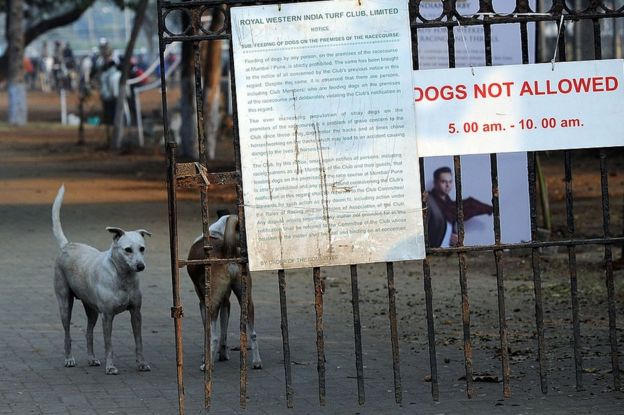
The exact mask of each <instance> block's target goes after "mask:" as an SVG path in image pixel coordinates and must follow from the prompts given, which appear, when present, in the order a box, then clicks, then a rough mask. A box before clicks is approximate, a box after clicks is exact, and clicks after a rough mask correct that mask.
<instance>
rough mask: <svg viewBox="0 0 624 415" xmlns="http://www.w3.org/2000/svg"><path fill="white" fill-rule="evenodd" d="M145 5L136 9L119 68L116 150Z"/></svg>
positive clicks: (140, 5)
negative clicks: (131, 65) (132, 59)
mask: <svg viewBox="0 0 624 415" xmlns="http://www.w3.org/2000/svg"><path fill="white" fill-rule="evenodd" d="M147 3H148V0H141V2H140V3H139V6H138V7H137V10H136V14H135V16H134V24H133V25H132V32H131V33H130V39H129V40H128V44H127V45H126V52H125V53H124V58H123V64H122V68H121V79H119V95H118V96H117V104H116V105H115V120H114V123H113V140H112V145H113V146H114V148H115V149H117V150H119V149H120V148H121V145H122V142H123V133H124V119H123V116H124V107H125V105H124V104H125V102H126V81H127V80H128V74H129V73H130V58H132V52H133V51H134V44H135V43H136V39H137V37H138V36H139V30H140V29H141V23H142V22H143V16H145V9H146V8H147ZM139 116H140V115H139Z"/></svg>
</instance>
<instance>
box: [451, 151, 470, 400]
mask: <svg viewBox="0 0 624 415" xmlns="http://www.w3.org/2000/svg"><path fill="white" fill-rule="evenodd" d="M453 163H454V165H455V201H456V205H457V244H458V245H459V246H462V245H464V236H465V232H464V203H463V201H462V179H461V159H460V157H459V156H453ZM457 255H458V259H459V285H460V289H461V298H462V327H463V332H464V366H465V369H466V396H468V398H472V397H474V384H473V371H472V340H471V339H470V301H469V299H468V281H467V278H466V268H467V267H466V254H465V253H464V252H460V253H459V254H457Z"/></svg>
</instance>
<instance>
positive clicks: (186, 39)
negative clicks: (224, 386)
mask: <svg viewBox="0 0 624 415" xmlns="http://www.w3.org/2000/svg"><path fill="white" fill-rule="evenodd" d="M354 1H355V0H354ZM360 1H366V0H360ZM431 1H432V0H428V1H427V0H423V1H420V0H411V1H410V3H409V10H410V21H411V30H412V41H413V50H412V56H413V67H414V69H416V70H417V69H419V61H418V47H419V45H418V37H417V35H416V34H417V31H418V30H420V29H426V28H442V29H444V30H445V31H446V36H447V41H448V66H449V67H450V68H453V67H455V55H456V54H455V50H456V48H458V46H457V44H458V42H461V40H460V39H456V38H455V34H454V31H453V28H454V27H456V26H481V27H482V28H483V32H484V50H485V62H486V65H488V66H489V65H492V27H493V26H494V25H501V24H515V27H517V28H518V29H519V34H520V43H519V44H518V45H517V47H518V48H520V49H521V52H522V63H524V64H528V63H529V61H530V58H529V36H528V30H527V25H528V24H529V23H536V24H540V23H541V24H549V25H556V26H557V33H558V36H557V38H556V43H557V44H556V51H555V54H556V57H557V58H558V60H559V61H565V60H566V59H567V58H568V55H569V54H570V53H571V51H572V52H578V51H579V49H578V48H577V49H576V50H574V49H569V48H566V45H568V44H569V43H570V42H567V39H566V37H568V36H569V34H568V33H567V32H566V30H565V27H566V25H568V24H570V23H572V22H578V21H586V22H588V24H589V25H591V26H590V27H591V28H592V30H590V32H589V37H588V38H587V40H589V42H588V41H586V40H585V39H584V38H583V39H580V42H581V43H582V44H583V45H584V46H585V49H587V47H586V46H588V45H589V49H590V50H593V56H589V57H584V58H585V59H596V60H599V59H603V52H602V51H603V46H604V45H603V42H602V29H601V28H602V26H601V20H603V19H613V20H612V21H615V22H620V20H618V19H621V18H623V17H624V6H622V5H621V4H620V3H619V2H617V1H600V0H587V1H564V0H553V1H552V2H550V1H544V2H542V3H547V5H546V6H544V5H543V4H542V7H541V9H540V11H539V12H538V11H537V10H533V9H531V8H530V6H529V0H516V3H515V8H514V10H513V12H510V13H499V12H497V10H496V9H495V7H494V5H493V4H494V3H496V2H495V1H493V0H480V2H479V5H480V6H479V10H478V12H477V13H475V14H471V15H469V16H464V15H461V14H460V12H459V11H458V8H457V4H458V1H457V0H444V1H442V2H441V4H442V7H443V12H442V14H441V15H439V16H437V17H435V18H433V19H426V18H425V17H424V16H423V13H422V10H421V3H425V2H431ZM290 2H294V1H289V0H284V1H282V2H281V3H290ZM277 3H279V2H276V1H252V0H249V1H247V0H238V1H236V0H220V1H219V0H197V1H165V0H159V1H158V17H159V41H160V62H161V63H160V65H161V71H160V73H161V83H162V91H161V93H162V104H163V118H164V120H165V121H164V130H165V137H170V131H169V124H168V122H167V113H168V103H167V95H166V87H167V84H166V79H165V76H164V74H165V48H166V47H167V46H168V45H169V44H172V43H175V42H181V43H185V44H190V45H192V48H193V51H194V58H195V61H194V68H195V72H194V75H195V103H196V108H197V110H196V116H197V125H198V136H199V137H202V139H200V140H199V150H200V152H199V154H200V159H199V163H178V162H177V160H176V148H177V146H176V143H175V142H173V141H168V142H167V144H166V153H167V184H168V200H169V202H168V203H169V205H168V207H169V226H170V249H171V274H172V286H173V307H172V308H171V315H172V317H173V318H174V321H175V339H176V357H177V384H178V397H179V411H180V413H184V407H185V406H184V399H185V395H184V384H183V361H182V346H183V345H182V317H183V310H182V306H181V303H180V291H179V290H180V269H181V268H183V267H185V266H187V265H189V264H191V263H192V264H202V265H204V266H205V275H206V283H205V284H206V292H207V293H209V290H210V275H211V265H212V264H215V263H219V262H223V261H228V262H229V261H231V260H218V259H211V258H210V250H211V246H210V240H209V238H208V225H209V222H208V206H207V187H208V185H210V186H214V185H234V186H235V187H236V192H237V195H238V202H239V203H238V212H237V213H238V216H239V221H240V224H241V225H242V226H241V245H242V246H241V257H240V258H238V259H237V261H238V262H239V263H241V264H242V265H243V269H244V271H243V274H244V276H245V277H244V278H243V286H244V289H243V297H244V298H246V295H248V293H247V276H248V271H247V270H246V263H247V260H246V258H247V251H246V246H245V240H246V239H245V226H244V220H245V216H244V204H243V201H242V180H241V160H240V151H239V135H238V129H237V126H238V121H237V118H236V117H237V115H236V94H235V92H236V85H235V82H234V79H233V78H232V80H231V85H232V91H231V92H232V97H233V106H234V113H233V117H234V125H233V129H234V150H235V154H236V160H235V166H236V170H235V171H232V172H226V173H214V172H210V171H209V169H208V167H209V163H208V150H207V145H206V142H205V139H203V137H204V131H203V127H202V126H203V118H204V114H203V111H202V108H203V105H202V100H203V97H204V94H203V90H202V79H201V67H200V54H199V44H200V42H205V41H210V40H226V41H228V42H231V31H230V28H231V25H230V14H229V8H230V7H231V6H240V5H252V4H277ZM498 3H499V4H500V3H501V2H498ZM509 3H511V2H509ZM538 4H540V2H538ZM216 8H217V9H219V10H221V12H222V13H223V17H224V24H223V25H222V26H221V27H218V28H216V29H215V28H211V29H207V28H206V26H205V24H203V23H202V17H203V16H207V15H211V14H212V13H213V11H214V9H216ZM172 12H176V13H184V14H185V15H186V16H187V17H188V19H187V22H188V26H186V27H183V28H182V29H181V30H178V31H177V32H175V31H174V30H172V29H171V28H168V27H167V23H168V20H167V17H168V16H169V15H170V14H171V13H172ZM543 22H546V23H543ZM613 30H614V35H613V36H614V38H615V29H613ZM538 36H539V34H538ZM550 40H551V43H553V42H552V40H554V39H550ZM592 40H593V45H591V41H592ZM547 41H548V39H544V38H543V37H542V38H541V39H540V38H538V45H539V44H542V45H545V44H546V43H547ZM577 43H578V41H577ZM620 48H621V46H620ZM551 49H552V48H551ZM557 51H558V52H557ZM620 53H621V52H620ZM575 54H577V56H575V58H576V59H578V58H579V57H582V56H580V55H581V54H580V53H575ZM554 59H555V58H553V62H554ZM233 69H234V68H233V58H232V48H231V47H230V74H232V73H233ZM572 154H573V153H572V152H571V151H565V161H564V169H565V200H566V213H567V215H566V223H567V235H566V239H564V240H557V241H538V235H537V230H538V229H537V228H538V225H537V221H538V214H537V210H538V209H537V206H536V205H537V195H538V189H537V178H536V175H537V168H536V157H537V155H536V154H535V153H528V154H527V162H528V180H529V183H528V186H529V200H530V218H531V235H532V242H529V243H517V244H506V243H502V242H501V223H500V206H499V187H498V186H499V185H498V169H497V156H496V154H491V155H490V161H491V185H492V201H493V209H494V216H493V218H494V221H493V223H494V235H495V243H494V244H493V245H489V246H463V241H464V208H463V203H462V173H461V169H462V166H461V160H460V157H459V156H455V157H454V168H455V183H456V200H457V201H458V202H457V213H458V215H457V217H458V236H459V246H457V247H453V248H428V249H427V255H428V258H426V259H424V260H423V261H422V268H423V275H424V292H425V304H426V316H427V329H428V344H429V359H430V369H431V395H432V397H433V399H434V400H438V398H439V390H438V389H439V384H438V369H437V364H438V363H437V355H436V343H435V335H436V332H435V328H434V316H433V306H432V299H433V292H432V284H431V267H430V259H429V256H432V255H439V254H445V255H448V254H449V253H452V254H454V255H457V258H458V264H459V265H458V268H459V282H460V287H461V309H462V323H463V353H464V363H465V372H466V376H465V379H466V393H467V395H468V397H473V396H474V386H473V356H472V341H471V324H470V299H469V296H468V290H467V278H466V275H467V266H466V260H467V257H468V256H469V255H470V254H471V253H475V252H477V251H481V252H483V251H485V252H491V253H492V255H493V257H494V260H495V264H496V285H497V293H498V320H499V336H500V339H499V340H500V350H501V354H500V364H501V366H502V373H503V396H504V397H510V396H511V388H510V357H509V354H508V347H507V345H508V334H507V323H506V308H505V289H504V283H505V278H504V269H503V264H502V257H503V254H504V252H506V251H508V250H519V249H524V250H529V251H530V252H531V262H532V277H533V283H534V298H535V329H536V332H537V346H538V361H539V378H540V383H541V390H542V392H543V393H547V391H548V375H547V374H548V367H547V360H546V358H545V353H546V351H545V350H546V349H545V348H546V345H545V341H544V316H543V312H544V311H543V310H544V307H543V299H542V282H541V269H540V261H541V260H540V252H541V251H540V249H541V248H545V247H550V246H558V247H564V248H565V249H567V252H568V267H569V279H570V288H571V304H572V322H573V340H574V342H573V343H574V360H575V371H576V372H575V375H576V387H577V389H579V390H580V389H582V384H583V383H582V382H583V379H582V373H583V367H582V359H581V351H580V346H579V343H580V322H579V300H578V292H577V265H576V248H577V247H578V246H581V245H601V246H604V265H605V268H604V272H605V281H606V289H607V295H608V299H607V304H608V321H609V339H610V354H611V366H612V373H613V387H614V388H615V389H616V390H619V389H621V386H622V385H621V375H620V373H621V372H620V367H619V351H618V342H617V336H616V305H615V299H614V281H613V250H614V245H620V244H622V243H624V237H622V236H613V231H612V229H611V225H610V207H609V190H608V176H609V170H608V164H607V152H606V151H605V150H601V151H600V180H601V194H602V229H603V232H602V235H601V236H600V237H595V238H591V239H578V238H575V237H574V236H575V218H574V208H573V195H572V167H571V166H572V162H571V160H572ZM420 173H421V174H420V177H421V187H422V189H425V187H424V179H423V177H424V164H423V160H422V159H421V161H420ZM180 187H186V188H189V187H191V188H194V189H197V191H199V193H200V199H201V211H202V223H203V235H204V237H203V242H204V252H205V254H206V259H204V260H199V261H188V260H184V259H180V257H179V252H178V228H177V218H178V216H177V215H178V213H177V198H176V190H177V189H178V188H180ZM426 200H427V193H426V192H424V191H423V204H426ZM424 212H425V213H424V214H423V215H424V217H425V220H426V210H425V211H424ZM426 229H427V227H426V226H425V233H426ZM425 240H427V238H426V235H425ZM312 275H313V278H314V288H315V293H314V295H315V314H316V346H317V369H318V396H319V401H320V404H321V405H324V404H325V358H324V356H325V348H324V334H323V330H324V328H323V292H322V288H321V277H320V269H319V268H313V269H312ZM278 279H279V298H280V306H281V307H280V312H281V329H282V342H283V356H284V373H285V388H286V393H285V398H286V405H287V406H288V407H292V406H293V388H292V376H291V359H290V343H289V331H288V327H289V325H288V317H287V309H286V291H285V273H284V270H280V271H279V272H278ZM387 287H388V307H389V312H388V316H389V321H388V324H389V327H390V333H391V343H392V356H393V359H392V361H393V370H394V388H395V389H394V392H395V400H396V402H397V403H401V400H402V388H401V375H400V364H399V354H398V351H399V336H398V330H397V310H396V299H395V286H394V266H393V263H387ZM351 288H352V292H351V294H352V304H353V324H354V342H355V358H356V368H357V390H358V403H359V404H363V403H364V375H363V368H364V366H363V356H362V342H361V339H362V335H361V323H360V310H359V300H358V296H359V290H358V268H357V265H356V264H353V265H351ZM206 303H208V302H206ZM242 303H243V304H246V302H245V301H243V302H242ZM208 320H209V319H208V318H207V321H208ZM246 323H247V309H246V307H245V306H242V309H241V316H240V343H241V347H240V406H241V408H245V407H246V391H247V333H246V330H247V324H246ZM204 338H205V355H206V356H210V325H209V324H208V325H207V327H205V337H204ZM211 366H212V365H211V360H210V359H209V358H208V359H206V370H205V372H204V386H205V387H204V389H205V406H206V408H209V407H210V402H211V391H212V367H211Z"/></svg>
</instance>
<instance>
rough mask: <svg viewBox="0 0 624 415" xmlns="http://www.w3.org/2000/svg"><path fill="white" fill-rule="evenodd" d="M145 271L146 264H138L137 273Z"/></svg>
mask: <svg viewBox="0 0 624 415" xmlns="http://www.w3.org/2000/svg"><path fill="white" fill-rule="evenodd" d="M144 269H145V265H144V264H138V265H137V271H143V270H144Z"/></svg>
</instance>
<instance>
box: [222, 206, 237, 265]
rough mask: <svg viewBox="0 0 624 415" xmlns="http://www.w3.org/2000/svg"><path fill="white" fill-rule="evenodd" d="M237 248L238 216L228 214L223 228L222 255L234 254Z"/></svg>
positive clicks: (225, 256) (230, 255)
mask: <svg viewBox="0 0 624 415" xmlns="http://www.w3.org/2000/svg"><path fill="white" fill-rule="evenodd" d="M237 248H238V216H236V215H230V216H228V218H227V220H226V222H225V229H224V230H223V257H224V258H231V257H234V256H236V253H237Z"/></svg>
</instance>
